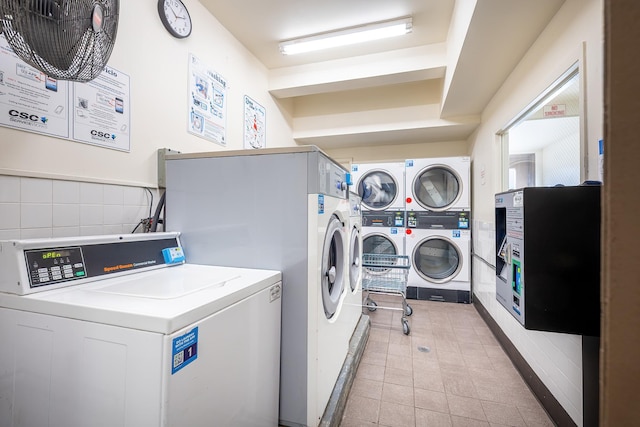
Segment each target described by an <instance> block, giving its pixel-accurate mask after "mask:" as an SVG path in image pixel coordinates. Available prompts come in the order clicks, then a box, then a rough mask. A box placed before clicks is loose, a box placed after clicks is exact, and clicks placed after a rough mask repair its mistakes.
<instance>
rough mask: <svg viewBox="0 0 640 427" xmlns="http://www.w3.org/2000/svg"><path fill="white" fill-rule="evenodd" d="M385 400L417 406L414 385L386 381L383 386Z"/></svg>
mask: <svg viewBox="0 0 640 427" xmlns="http://www.w3.org/2000/svg"><path fill="white" fill-rule="evenodd" d="M381 400H382V401H383V402H391V403H399V404H401V405H407V406H415V402H414V397H413V387H411V386H405V385H398V384H391V383H384V385H383V386H382V399H381Z"/></svg>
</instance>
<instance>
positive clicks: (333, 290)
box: [320, 216, 345, 319]
mask: <svg viewBox="0 0 640 427" xmlns="http://www.w3.org/2000/svg"><path fill="white" fill-rule="evenodd" d="M344 242H345V238H344V233H343V231H342V222H340V220H339V219H338V218H337V217H336V216H332V217H331V220H330V221H329V226H328V227H327V233H326V234H325V238H324V246H323V248H322V265H321V268H320V274H321V283H320V286H321V288H322V305H323V306H324V314H325V315H326V316H327V319H331V318H332V317H333V315H334V314H335V313H336V311H337V310H338V306H339V305H340V297H341V296H342V292H343V291H344V272H345V270H344V269H345V265H344V264H345V253H344Z"/></svg>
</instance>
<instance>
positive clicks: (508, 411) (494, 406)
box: [481, 401, 526, 427]
mask: <svg viewBox="0 0 640 427" xmlns="http://www.w3.org/2000/svg"><path fill="white" fill-rule="evenodd" d="M481 403H482V409H484V414H485V415H486V416H487V420H488V421H489V422H490V423H495V424H502V425H505V426H511V427H526V424H525V422H524V419H523V418H522V415H520V411H518V408H517V407H516V406H514V405H506V404H503V403H494V402H487V401H482V402H481Z"/></svg>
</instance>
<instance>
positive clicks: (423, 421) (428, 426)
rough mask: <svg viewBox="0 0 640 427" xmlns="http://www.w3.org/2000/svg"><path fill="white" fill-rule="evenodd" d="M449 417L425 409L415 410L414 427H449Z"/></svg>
mask: <svg viewBox="0 0 640 427" xmlns="http://www.w3.org/2000/svg"><path fill="white" fill-rule="evenodd" d="M451 426H452V424H451V417H450V416H449V414H444V413H440V412H436V411H430V410H427V409H420V408H416V427H451Z"/></svg>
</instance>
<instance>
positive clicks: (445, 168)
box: [405, 156, 471, 211]
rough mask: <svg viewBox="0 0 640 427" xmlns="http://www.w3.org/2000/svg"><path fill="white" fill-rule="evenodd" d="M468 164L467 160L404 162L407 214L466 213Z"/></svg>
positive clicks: (443, 159) (468, 200)
mask: <svg viewBox="0 0 640 427" xmlns="http://www.w3.org/2000/svg"><path fill="white" fill-rule="evenodd" d="M470 164H471V161H470V158H469V157H467V156H460V157H442V158H431V159H409V160H406V161H405V172H406V175H405V183H406V209H407V211H424V210H429V211H446V210H469V209H470V208H471V196H470V194H471V187H470V174H471V170H470Z"/></svg>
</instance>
